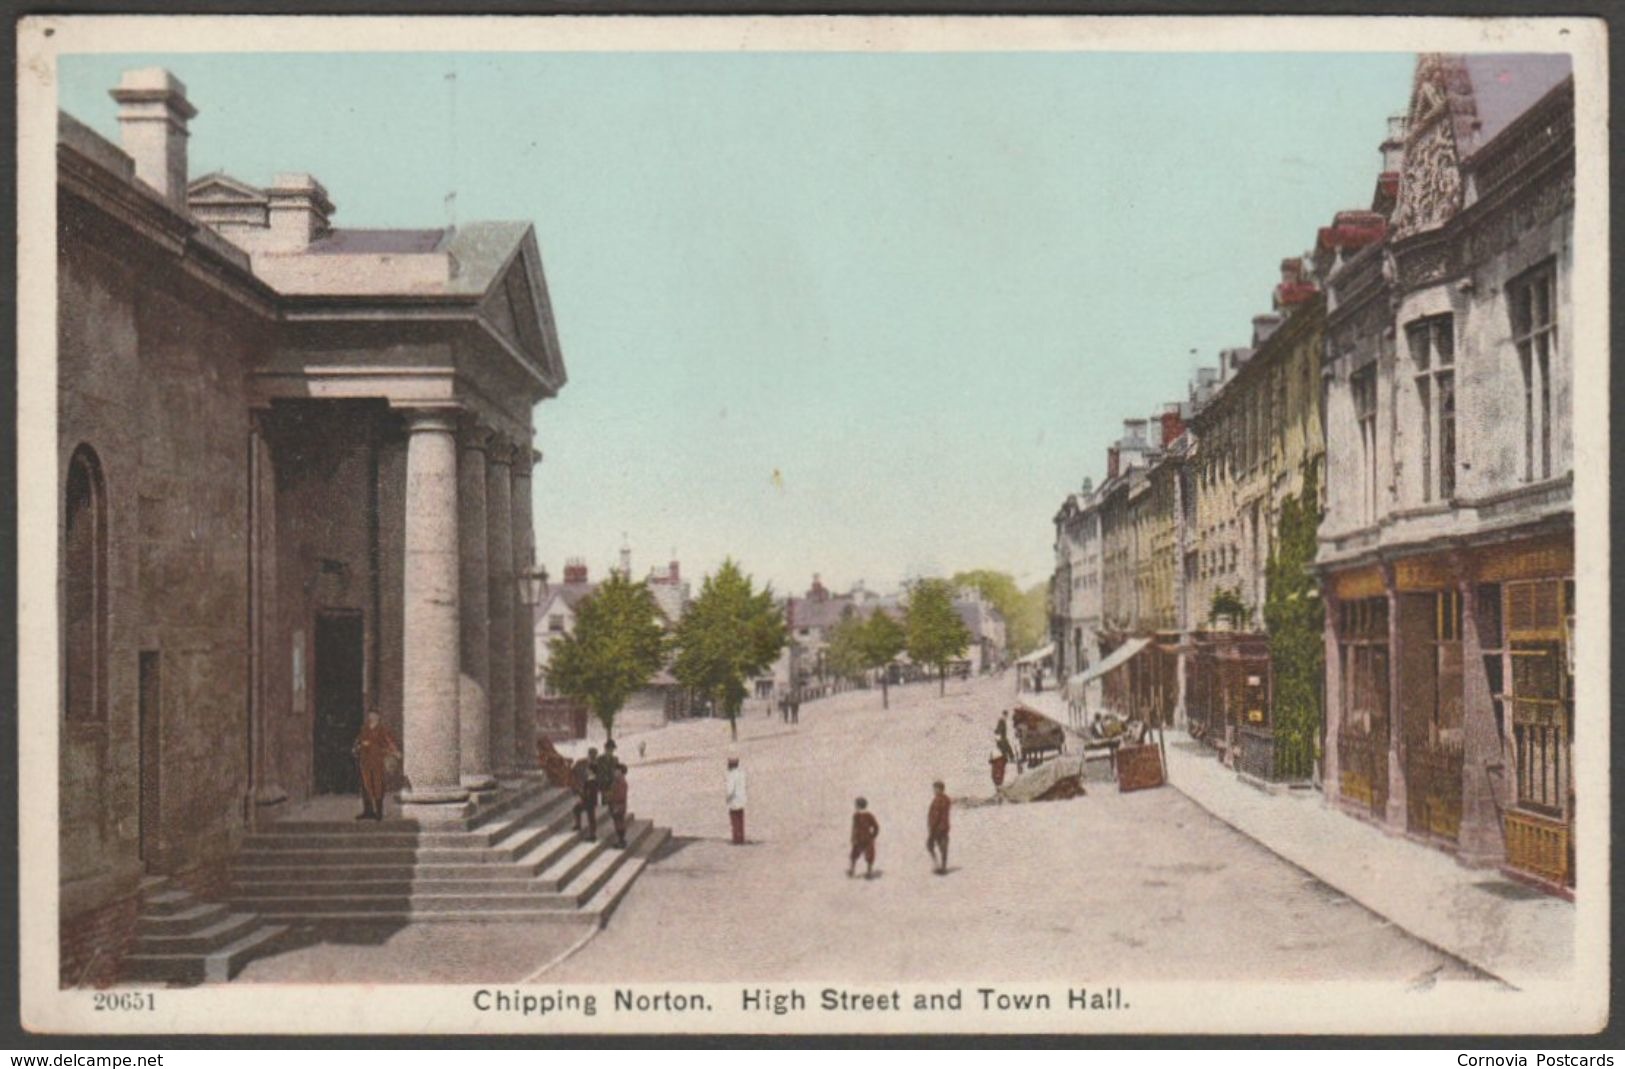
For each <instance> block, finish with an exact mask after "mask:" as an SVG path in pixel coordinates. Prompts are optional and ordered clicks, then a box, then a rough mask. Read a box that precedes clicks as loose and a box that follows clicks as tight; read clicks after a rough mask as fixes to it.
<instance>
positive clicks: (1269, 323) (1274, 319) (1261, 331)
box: [1248, 312, 1282, 356]
mask: <svg viewBox="0 0 1625 1069" xmlns="http://www.w3.org/2000/svg"><path fill="white" fill-rule="evenodd" d="M1281 322H1282V317H1281V316H1278V315H1276V314H1274V313H1273V312H1265V313H1264V314H1262V315H1255V316H1253V348H1254V349H1257V348H1258V347H1259V346H1260V345H1263V344H1264V343H1265V342H1266V341H1268V340H1269V337H1270V335H1271V334H1274V333H1275V330H1276V328H1277V327H1279V326H1280V325H1281ZM1248 355H1249V356H1251V355H1252V354H1251V353H1249V354H1248Z"/></svg>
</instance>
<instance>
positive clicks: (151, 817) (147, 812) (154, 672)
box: [136, 650, 163, 871]
mask: <svg viewBox="0 0 1625 1069" xmlns="http://www.w3.org/2000/svg"><path fill="white" fill-rule="evenodd" d="M136 686H137V693H136V718H137V721H138V723H137V735H138V739H137V745H138V746H139V747H140V751H141V752H140V758H139V760H140V765H141V785H140V793H141V797H140V801H139V805H138V818H137V819H138V820H139V821H140V831H139V843H138V849H139V850H140V851H141V864H142V865H143V866H144V867H145V868H146V869H147V870H148V871H151V870H152V869H153V867H154V865H155V864H156V863H157V860H158V826H159V823H158V822H159V817H160V814H161V813H162V812H163V810H162V809H161V808H160V804H159V790H160V787H161V772H162V767H163V766H162V754H161V751H160V745H161V744H160V739H161V738H162V731H161V730H160V725H161V724H162V719H161V716H160V713H159V700H160V695H161V693H162V689H161V686H160V677H159V660H158V651H157V650H142V651H141V654H140V662H139V665H138V667H137V684H136Z"/></svg>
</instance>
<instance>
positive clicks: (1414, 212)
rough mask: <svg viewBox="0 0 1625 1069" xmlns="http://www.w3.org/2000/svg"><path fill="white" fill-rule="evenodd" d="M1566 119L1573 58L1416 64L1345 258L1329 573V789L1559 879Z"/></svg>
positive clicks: (1564, 847)
mask: <svg viewBox="0 0 1625 1069" xmlns="http://www.w3.org/2000/svg"><path fill="white" fill-rule="evenodd" d="M1573 131H1574V102H1573V81H1572V77H1571V75H1570V73H1569V70H1568V61H1567V58H1566V57H1563V56H1452V55H1427V56H1423V57H1421V58H1420V59H1419V61H1418V63H1417V66H1416V71H1415V78H1414V84H1413V87H1412V94H1411V102H1410V108H1409V111H1408V113H1407V116H1406V119H1405V120H1404V122H1403V124H1402V126H1401V128H1400V129H1399V130H1398V131H1396V133H1397V134H1398V135H1399V136H1398V138H1397V141H1398V145H1397V153H1395V154H1396V155H1397V156H1398V180H1397V187H1396V188H1395V193H1394V196H1393V197H1392V198H1391V203H1384V202H1383V201H1382V199H1381V197H1380V192H1381V187H1379V199H1378V203H1376V204H1374V205H1373V207H1374V208H1378V209H1381V210H1384V211H1387V212H1388V213H1390V214H1389V223H1390V226H1389V232H1388V234H1387V236H1386V238H1385V240H1383V241H1382V242H1380V243H1377V244H1373V245H1370V246H1368V247H1365V248H1363V249H1361V250H1359V251H1358V252H1356V253H1354V254H1353V255H1352V256H1346V257H1345V256H1341V255H1338V254H1337V253H1336V250H1330V251H1328V252H1327V254H1326V255H1327V257H1328V259H1330V260H1331V261H1332V262H1331V263H1329V264H1328V265H1327V271H1328V274H1329V291H1330V292H1329V310H1328V323H1327V331H1328V345H1327V355H1326V363H1327V367H1326V377H1325V389H1326V403H1325V405H1326V407H1325V411H1326V437H1327V458H1328V463H1327V479H1326V486H1327V501H1326V513H1325V518H1324V521H1323V524H1322V527H1321V531H1320V549H1319V555H1318V562H1317V563H1318V568H1319V571H1320V575H1321V578H1322V587H1323V591H1324V597H1325V600H1326V605H1327V621H1328V624H1327V630H1326V664H1327V686H1326V690H1327V718H1328V723H1327V748H1326V768H1327V783H1328V791H1329V793H1332V794H1334V795H1335V798H1336V800H1337V802H1338V803H1339V804H1340V805H1342V806H1343V807H1344V808H1345V809H1348V810H1350V811H1351V812H1356V813H1358V814H1360V815H1362V816H1365V817H1367V818H1368V819H1371V820H1373V821H1376V822H1379V823H1381V824H1384V825H1386V826H1388V827H1390V828H1393V829H1395V830H1397V831H1403V832H1405V833H1407V834H1409V835H1412V836H1415V837H1418V838H1423V839H1427V840H1430V841H1432V842H1434V843H1436V844H1438V845H1440V846H1441V847H1443V848H1445V849H1447V850H1450V851H1452V852H1454V853H1455V854H1456V855H1457V856H1458V858H1459V859H1460V860H1462V861H1463V862H1465V863H1469V864H1473V865H1500V864H1504V865H1505V866H1507V868H1508V869H1509V870H1510V871H1512V872H1515V873H1517V874H1520V875H1522V876H1524V877H1526V878H1528V879H1531V880H1536V881H1540V882H1542V883H1543V884H1545V885H1546V886H1548V887H1552V888H1556V889H1560V890H1561V889H1565V888H1570V887H1572V886H1573V882H1574V862H1573V856H1574V850H1573V835H1574V787H1573V774H1572V769H1571V766H1570V757H1571V754H1572V751H1573V747H1574V745H1575V731H1576V725H1575V710H1574V703H1573V686H1572V683H1573V675H1572V666H1571V662H1570V656H1571V655H1570V641H1571V635H1572V625H1573V613H1574V541H1573V504H1572V488H1573V474H1574V451H1573V436H1572V427H1571V422H1570V414H1571V412H1572V383H1573V367H1574V351H1573V341H1572V334H1571V332H1570V324H1571V322H1572V309H1573V307H1574V305H1573V298H1572V292H1571V282H1570V277H1571V276H1570V273H1571V270H1572V265H1573V246H1572V241H1573V178H1574V134H1573ZM1390 147H1391V148H1392V147H1395V146H1393V145H1391V146H1390ZM1390 185H1391V186H1392V185H1393V184H1390Z"/></svg>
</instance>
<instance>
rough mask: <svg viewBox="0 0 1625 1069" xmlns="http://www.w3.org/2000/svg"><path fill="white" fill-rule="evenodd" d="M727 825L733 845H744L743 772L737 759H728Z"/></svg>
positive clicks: (726, 782)
mask: <svg viewBox="0 0 1625 1069" xmlns="http://www.w3.org/2000/svg"><path fill="white" fill-rule="evenodd" d="M725 784H726V786H727V789H728V823H729V825H731V827H732V830H733V844H734V845H735V846H744V845H745V770H744V769H742V768H740V767H739V758H737V757H730V758H728V776H727V779H726V781H725Z"/></svg>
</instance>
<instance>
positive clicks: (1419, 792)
mask: <svg viewBox="0 0 1625 1069" xmlns="http://www.w3.org/2000/svg"><path fill="white" fill-rule="evenodd" d="M1461 765H1462V752H1461V749H1460V747H1459V746H1447V745H1427V744H1425V743H1424V744H1421V745H1417V744H1414V743H1413V744H1412V745H1411V746H1410V747H1408V748H1407V750H1406V754H1405V791H1406V794H1405V799H1406V809H1407V813H1406V817H1407V822H1408V824H1409V827H1410V830H1411V831H1413V832H1421V833H1423V834H1427V835H1435V836H1438V837H1440V838H1442V839H1449V840H1452V841H1454V840H1455V839H1456V838H1457V837H1458V836H1459V835H1460V834H1461Z"/></svg>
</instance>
